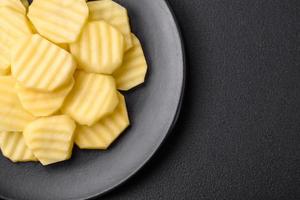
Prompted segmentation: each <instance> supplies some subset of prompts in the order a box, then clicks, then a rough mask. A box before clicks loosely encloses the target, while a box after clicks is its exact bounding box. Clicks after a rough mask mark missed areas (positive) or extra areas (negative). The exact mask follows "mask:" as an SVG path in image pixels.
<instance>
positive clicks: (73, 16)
mask: <svg viewBox="0 0 300 200" xmlns="http://www.w3.org/2000/svg"><path fill="white" fill-rule="evenodd" d="M88 15H89V11H88V7H87V4H86V2H85V0H34V1H33V2H32V4H31V5H30V6H29V11H28V17H29V19H30V20H31V22H32V23H33V25H34V26H35V27H36V29H37V31H38V32H39V33H40V34H41V35H43V36H44V37H45V38H47V39H49V40H51V41H52V42H55V43H71V42H75V41H76V40H77V38H78V37H79V35H80V33H81V30H82V28H83V26H84V24H85V22H86V21H87V19H88Z"/></svg>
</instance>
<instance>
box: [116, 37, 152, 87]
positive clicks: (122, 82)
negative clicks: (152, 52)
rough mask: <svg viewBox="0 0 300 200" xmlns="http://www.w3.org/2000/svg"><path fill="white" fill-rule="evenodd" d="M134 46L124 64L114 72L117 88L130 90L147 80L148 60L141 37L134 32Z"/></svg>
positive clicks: (126, 55) (125, 56)
mask: <svg viewBox="0 0 300 200" xmlns="http://www.w3.org/2000/svg"><path fill="white" fill-rule="evenodd" d="M132 38H133V47H132V48H131V49H130V50H129V51H127V52H126V53H125V55H124V61H123V64H122V66H121V67H120V68H119V69H118V70H117V71H116V72H115V73H114V75H113V76H114V77H115V79H116V84H117V88H118V89H119V90H124V91H127V90H130V89H132V88H134V87H135V86H137V85H140V84H141V83H143V82H144V81H145V76H146V73H147V62H146V59H145V56H144V53H143V49H142V46H141V43H140V41H139V39H138V38H137V37H136V36H135V35H133V34H132Z"/></svg>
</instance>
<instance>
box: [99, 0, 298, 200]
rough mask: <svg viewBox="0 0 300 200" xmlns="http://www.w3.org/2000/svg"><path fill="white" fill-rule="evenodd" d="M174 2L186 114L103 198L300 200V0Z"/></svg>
mask: <svg viewBox="0 0 300 200" xmlns="http://www.w3.org/2000/svg"><path fill="white" fill-rule="evenodd" d="M169 3H170V4H171V7H172V8H173V10H174V12H175V14H176V16H177V18H178V21H179V24H180V26H181V29H182V32H183V37H184V40H185V44H186V52H187V62H188V64H187V88H186V97H185V101H184V106H183V109H182V114H181V117H180V119H179V122H178V125H177V126H176V128H175V130H174V131H173V133H172V134H171V135H170V136H169V138H168V139H167V140H166V142H165V144H164V145H163V146H162V148H161V149H160V150H159V151H158V152H157V154H156V155H155V157H154V158H153V159H152V160H151V162H150V163H148V164H147V166H146V167H145V168H144V169H143V170H142V171H140V172H139V173H138V174H137V175H136V176H135V177H133V178H132V179H130V180H129V181H128V182H127V183H125V184H124V185H123V186H121V187H119V188H117V189H116V190H114V191H112V192H110V193H109V194H107V195H105V196H104V198H103V199H107V200H117V199H122V200H127V199H128V200H135V199H138V200H148V199H151V200H152V199H154V200H160V199H163V200H169V199H170V200H173V199H174V200H177V199H178V200H183V199H187V200H190V199H191V200H194V199H195V200H198V199H218V200H219V199H229V200H235V199H236V200H244V199H254V200H257V199H266V200H268V199H280V200H285V199H286V200H294V199H295V200H296V199H300V186H299V184H300V176H299V175H300V166H299V161H300V160H299V159H300V153H299V152H300V151H299V146H300V137H299V134H300V65H299V64H300V62H299V58H300V54H299V41H300V37H299V35H297V31H298V32H299V21H300V19H299V14H298V13H299V8H300V5H299V4H300V1H299V0H294V1H291V0H241V1H239V0H185V1H183V0H169ZM297 12H298V13H297ZM297 28H298V29H297ZM298 34H299V33H298ZM297 42H298V44H297ZM297 162H298V163H297Z"/></svg>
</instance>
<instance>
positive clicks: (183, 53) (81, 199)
mask: <svg viewBox="0 0 300 200" xmlns="http://www.w3.org/2000/svg"><path fill="white" fill-rule="evenodd" d="M161 1H162V2H163V3H164V4H165V5H166V6H167V8H168V10H169V12H170V14H171V16H172V19H173V21H174V23H175V27H176V30H177V31H176V35H177V36H178V39H179V42H180V51H181V57H182V80H180V81H181V88H180V97H179V100H178V105H177V108H176V112H175V115H174V117H173V119H172V122H171V125H170V127H169V129H168V131H167V133H166V135H165V136H164V137H163V139H162V141H161V142H160V143H159V144H157V146H156V147H155V148H154V150H153V151H152V152H151V153H150V154H149V156H148V157H147V158H146V159H145V160H144V161H143V162H142V163H141V164H140V165H138V166H137V167H136V168H135V170H133V171H132V172H131V173H130V174H128V175H127V176H126V177H125V178H123V179H122V180H120V181H118V182H117V183H116V184H113V185H112V186H110V187H108V188H107V189H106V190H104V191H101V192H98V193H95V194H91V195H86V196H85V197H79V198H68V199H66V200H86V199H88V200H89V199H96V198H99V197H102V196H103V195H106V194H108V193H109V192H111V191H113V190H115V189H117V188H119V187H120V186H122V185H123V184H124V183H125V182H127V181H128V180H129V179H131V178H132V177H133V176H135V175H136V174H137V173H138V172H139V171H140V170H141V169H142V168H143V167H145V165H146V164H147V163H148V162H149V161H150V160H151V159H152V158H153V157H154V156H155V154H156V153H158V151H159V149H160V148H161V146H162V145H163V144H164V143H165V141H166V139H167V138H168V137H169V135H170V134H171V132H172V131H173V129H174V127H175V125H176V123H177V121H178V118H179V115H180V113H181V108H182V104H183V99H184V96H185V90H186V51H185V45H184V41H183V35H182V31H181V29H180V26H179V22H178V20H177V18H176V15H175V13H174V11H173V9H172V7H171V5H170V3H169V2H168V1H167V0H161ZM0 199H6V200H16V199H13V198H10V197H6V196H3V195H2V194H0Z"/></svg>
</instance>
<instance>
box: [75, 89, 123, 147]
mask: <svg viewBox="0 0 300 200" xmlns="http://www.w3.org/2000/svg"><path fill="white" fill-rule="evenodd" d="M118 96H119V104H118V106H117V108H116V109H115V110H114V112H113V113H111V114H110V115H108V116H106V117H104V118H102V119H101V120H100V121H98V122H97V123H96V124H94V125H93V126H81V125H78V126H77V128H76V130H75V143H76V144H77V146H79V147H80V148H81V149H107V148H108V147H109V146H110V145H111V144H112V143H113V142H114V141H115V140H116V139H117V138H118V137H119V135H120V134H121V133H122V132H123V131H124V130H125V129H126V128H127V127H128V126H129V119H128V114H127V109H126V102H125V98H124V96H123V95H121V94H120V93H119V94H118Z"/></svg>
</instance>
